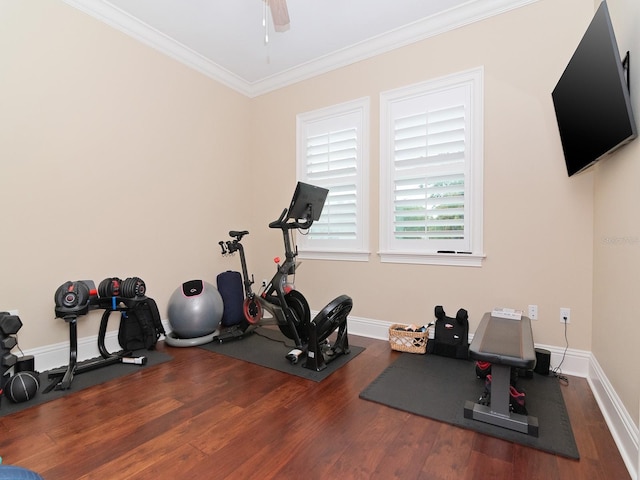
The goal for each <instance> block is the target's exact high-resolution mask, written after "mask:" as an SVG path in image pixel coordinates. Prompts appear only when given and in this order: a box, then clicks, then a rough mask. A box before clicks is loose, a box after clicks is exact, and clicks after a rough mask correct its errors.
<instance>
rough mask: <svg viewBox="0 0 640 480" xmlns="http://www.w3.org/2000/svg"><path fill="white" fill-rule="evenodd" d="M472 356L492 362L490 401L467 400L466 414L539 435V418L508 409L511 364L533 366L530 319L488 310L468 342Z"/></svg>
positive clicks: (517, 366) (533, 356) (475, 418)
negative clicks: (488, 404) (485, 403)
mask: <svg viewBox="0 0 640 480" xmlns="http://www.w3.org/2000/svg"><path fill="white" fill-rule="evenodd" d="M469 356H470V357H471V358H472V359H474V360H479V361H482V362H490V363H491V403H490V406H487V405H481V404H479V403H477V402H472V401H470V400H467V401H466V402H465V406H464V417H465V418H469V419H473V420H478V421H481V422H485V423H490V424H492V425H497V426H499V427H504V428H508V429H511V430H516V431H518V432H521V433H527V434H529V435H532V436H534V437H537V436H538V418H537V417H532V416H527V415H521V414H517V413H513V412H511V411H510V410H509V386H510V382H511V368H513V367H515V368H524V369H532V368H533V367H534V366H535V364H536V353H535V349H534V345H533V334H532V332H531V320H529V318H528V317H524V316H523V317H522V318H521V320H513V319H507V318H499V317H493V316H492V315H491V313H485V314H484V316H483V317H482V320H481V321H480V325H479V326H478V330H477V331H476V333H475V334H474V336H473V340H472V341H471V345H469Z"/></svg>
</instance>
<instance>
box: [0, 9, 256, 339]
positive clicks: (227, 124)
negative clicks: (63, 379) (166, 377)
mask: <svg viewBox="0 0 640 480" xmlns="http://www.w3.org/2000/svg"><path fill="white" fill-rule="evenodd" d="M0 59H1V60H0V222H1V234H0V308H2V309H7V310H9V309H18V310H19V312H20V317H21V319H22V321H23V324H24V326H23V328H22V329H21V330H20V332H19V335H18V337H19V344H20V346H21V348H22V349H23V350H24V349H29V348H33V347H39V346H45V345H50V344H56V343H58V342H65V341H68V335H69V334H68V328H67V326H66V325H65V323H64V321H62V320H60V319H54V303H53V296H54V292H55V291H56V289H57V287H58V286H59V285H61V284H62V283H64V282H65V281H67V280H78V279H91V280H94V281H95V282H96V284H97V283H98V282H99V281H100V280H102V279H103V278H106V277H111V276H120V277H122V278H125V277H129V276H139V277H141V278H142V279H143V280H144V281H145V282H146V284H147V288H148V294H149V296H151V297H154V298H156V299H157V301H158V303H159V306H160V308H161V309H162V313H163V314H164V312H165V308H166V302H167V300H168V298H169V296H170V295H171V293H172V292H173V290H174V289H175V288H176V287H178V285H180V284H181V283H182V282H183V281H186V280H189V279H192V278H203V279H205V280H208V281H215V275H216V274H217V273H219V272H220V271H221V270H222V266H221V262H222V259H221V256H220V254H219V247H218V245H217V242H218V240H219V239H222V238H224V236H225V235H226V232H227V230H228V225H229V224H231V223H232V222H233V221H234V220H235V219H237V218H238V217H240V218H242V217H243V216H246V215H248V208H247V202H242V201H240V202H237V203H235V204H233V205H232V201H233V200H234V199H235V198H237V197H238V190H239V188H241V185H242V183H243V181H242V179H243V176H244V172H245V171H246V170H247V168H248V165H249V164H250V161H251V159H250V157H249V155H248V149H247V143H248V142H247V135H246V125H247V120H248V118H249V107H250V101H249V100H248V99H247V98H245V97H243V96H241V95H239V94H236V93H234V92H233V91H231V90H229V89H227V88H224V87H222V86H220V85H219V84H217V83H216V82H213V81H211V79H209V78H206V77H205V76H203V75H201V74H199V73H196V72H194V71H193V70H191V69H189V68H187V67H185V66H183V65H181V64H179V63H177V62H175V61H174V60H171V59H170V58H168V57H166V56H164V55H162V54H160V53H158V52H156V51H154V50H151V49H149V48H148V47H146V46H143V45H141V44H140V43H138V42H136V41H134V40H133V39H131V38H129V37H128V36H125V35H123V34H121V33H119V32H117V31H115V30H113V29H112V28H109V27H107V26H106V25H104V24H102V23H100V22H98V21H97V20H94V19H93V18H91V17H89V16H87V15H85V14H83V13H81V12H79V11H78V10H75V9H73V8H71V7H69V6H67V5H65V4H63V3H62V2H52V1H49V0H47V1H45V0H30V1H28V2H23V1H14V0H2V1H0ZM96 315H98V316H96ZM90 317H93V318H94V319H93V320H88V319H87V320H82V321H80V322H79V335H80V336H85V335H96V334H97V328H98V320H99V318H100V317H99V314H98V313H97V312H96V313H93V314H91V315H90ZM113 323H114V324H116V325H115V326H117V321H116V320H114V321H113ZM110 327H111V325H110Z"/></svg>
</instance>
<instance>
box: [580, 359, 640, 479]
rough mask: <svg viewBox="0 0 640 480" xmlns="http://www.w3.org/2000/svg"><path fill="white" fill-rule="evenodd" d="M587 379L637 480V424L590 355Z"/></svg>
mask: <svg viewBox="0 0 640 480" xmlns="http://www.w3.org/2000/svg"><path fill="white" fill-rule="evenodd" d="M587 380H588V382H589V385H590V387H591V391H592V392H593V395H594V396H595V397H596V401H597V402H598V406H599V407H600V410H601V411H602V415H603V416H604V419H605V421H606V422H607V425H608V426H609V430H610V431H611V435H612V436H613V439H614V440H615V442H616V445H617V446H618V450H619V451H620V455H621V456H622V459H623V460H624V463H625V465H626V466H627V470H629V474H630V475H631V478H632V479H634V480H638V478H639V475H640V472H639V471H638V468H640V467H639V466H638V460H639V459H640V449H639V447H638V442H639V434H638V426H637V425H636V424H635V423H634V422H633V420H632V418H631V416H630V415H629V412H628V411H627V409H626V408H625V407H624V405H623V404H622V402H621V401H620V397H618V394H617V393H616V391H615V390H614V389H613V387H612V386H611V383H610V382H609V379H608V378H607V376H606V375H605V373H604V371H603V370H602V368H601V367H600V364H599V363H598V360H597V359H596V358H595V357H594V356H592V357H591V362H590V369H589V375H588V376H587Z"/></svg>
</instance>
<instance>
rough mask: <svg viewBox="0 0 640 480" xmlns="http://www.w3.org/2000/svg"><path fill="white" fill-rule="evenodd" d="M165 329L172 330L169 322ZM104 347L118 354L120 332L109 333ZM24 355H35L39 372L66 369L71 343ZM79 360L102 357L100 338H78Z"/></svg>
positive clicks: (95, 336) (40, 349)
mask: <svg viewBox="0 0 640 480" xmlns="http://www.w3.org/2000/svg"><path fill="white" fill-rule="evenodd" d="M162 324H163V325H164V329H165V330H166V331H169V330H171V328H170V326H169V322H165V321H163V322H162ZM104 346H105V347H106V349H107V350H108V351H109V352H117V351H119V350H122V347H120V344H119V343H118V331H117V330H113V331H110V332H107V333H106V335H105V336H104ZM23 353H24V355H33V357H34V360H35V369H36V370H37V371H38V372H44V371H46V370H51V369H52V368H58V367H64V366H65V365H68V364H69V342H61V343H55V344H52V345H46V346H44V347H39V348H33V349H29V350H24V352H23ZM77 355H78V356H77V360H78V362H81V361H83V360H87V359H89V358H95V357H98V356H100V351H99V350H98V336H97V335H91V336H89V337H82V338H78V352H77Z"/></svg>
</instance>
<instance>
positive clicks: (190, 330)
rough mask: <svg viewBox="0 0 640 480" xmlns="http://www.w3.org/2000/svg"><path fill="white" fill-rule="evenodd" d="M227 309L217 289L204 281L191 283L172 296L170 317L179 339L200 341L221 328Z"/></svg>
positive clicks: (172, 327)
mask: <svg viewBox="0 0 640 480" xmlns="http://www.w3.org/2000/svg"><path fill="white" fill-rule="evenodd" d="M223 309H224V303H223V301H222V296H221V295H220V292H218V289H217V288H215V287H214V286H213V285H211V284H210V283H207V282H205V281H202V280H190V281H188V282H185V283H183V284H182V285H181V286H180V287H178V288H177V289H176V290H175V291H174V292H173V294H172V295H171V298H170V299H169V306H168V312H167V315H168V317H169V323H170V324H171V330H172V332H173V333H174V334H175V336H177V337H178V338H197V337H203V336H205V335H209V334H210V333H213V332H214V331H215V330H216V329H217V328H218V326H219V325H220V320H221V319H222V312H223Z"/></svg>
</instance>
